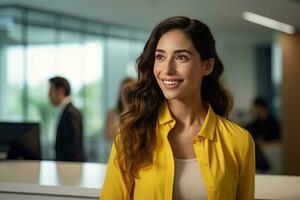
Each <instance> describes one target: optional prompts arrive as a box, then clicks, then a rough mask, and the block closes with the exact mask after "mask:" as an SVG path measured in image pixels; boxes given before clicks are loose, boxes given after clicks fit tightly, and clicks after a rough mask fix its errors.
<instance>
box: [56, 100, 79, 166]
mask: <svg viewBox="0 0 300 200" xmlns="http://www.w3.org/2000/svg"><path fill="white" fill-rule="evenodd" d="M82 137H83V134H82V117H81V113H80V112H79V110H77V109H76V108H75V107H74V106H73V104H72V103H69V104H67V106H66V107H65V109H64V110H63V111H62V115H61V118H60V121H59V123H58V127H57V135H56V144H55V151H56V160H58V161H79V162H81V161H84V153H83V138H82Z"/></svg>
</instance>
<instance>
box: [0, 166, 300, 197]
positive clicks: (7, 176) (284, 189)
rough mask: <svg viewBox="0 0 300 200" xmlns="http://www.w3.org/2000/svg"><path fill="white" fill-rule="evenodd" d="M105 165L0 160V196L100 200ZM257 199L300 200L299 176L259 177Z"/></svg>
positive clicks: (256, 190)
mask: <svg viewBox="0 0 300 200" xmlns="http://www.w3.org/2000/svg"><path fill="white" fill-rule="evenodd" d="M105 172H106V165H105V164H99V163H73V162H55V161H0V193H1V192H4V193H20V194H26V193H28V194H44V195H55V196H57V195H59V196H69V197H87V198H99V195H100V191H101V188H102V185H103V181H104V178H105ZM255 179H256V181H255V198H256V199H300V177H298V176H277V175H256V176H255Z"/></svg>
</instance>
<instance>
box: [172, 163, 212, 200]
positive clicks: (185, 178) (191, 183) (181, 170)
mask: <svg viewBox="0 0 300 200" xmlns="http://www.w3.org/2000/svg"><path fill="white" fill-rule="evenodd" d="M174 160H175V175H174V186H173V200H196V199H197V200H204V199H205V200H206V199H207V194H206V189H205V186H204V182H203V178H202V175H201V172H200V167H199V164H198V161H197V159H196V158H195V159H176V158H175V159H174Z"/></svg>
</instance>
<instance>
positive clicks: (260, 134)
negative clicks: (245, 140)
mask: <svg viewBox="0 0 300 200" xmlns="http://www.w3.org/2000/svg"><path fill="white" fill-rule="evenodd" d="M251 114H252V116H253V120H252V122H250V123H249V124H248V125H246V128H247V129H248V130H249V132H250V133H251V134H252V136H253V138H254V140H255V142H256V147H257V149H256V154H257V155H256V162H257V163H256V165H257V168H258V169H259V170H261V171H266V172H268V173H271V174H280V173H281V172H282V159H281V158H282V150H281V143H280V126H279V123H278V121H277V120H276V119H275V117H274V116H273V115H272V113H271V111H270V108H269V106H268V105H267V103H266V101H265V100H264V99H263V98H261V97H258V98H255V99H254V101H253V104H252V107H251Z"/></svg>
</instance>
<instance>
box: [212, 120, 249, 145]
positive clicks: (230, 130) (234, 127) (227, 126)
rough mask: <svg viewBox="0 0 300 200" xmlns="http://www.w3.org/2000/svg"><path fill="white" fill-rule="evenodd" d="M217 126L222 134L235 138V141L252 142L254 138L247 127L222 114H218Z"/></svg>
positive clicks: (231, 138)
mask: <svg viewBox="0 0 300 200" xmlns="http://www.w3.org/2000/svg"><path fill="white" fill-rule="evenodd" d="M217 128H218V130H219V133H220V134H222V135H224V136H226V139H230V140H234V142H239V143H243V142H247V143H249V142H250V143H251V142H252V140H253V139H252V136H251V135H250V133H249V132H248V131H247V130H246V129H245V128H243V127H241V126H240V125H238V124H236V123H235V122H233V121H230V120H228V119H225V118H223V117H221V116H218V122H217Z"/></svg>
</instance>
